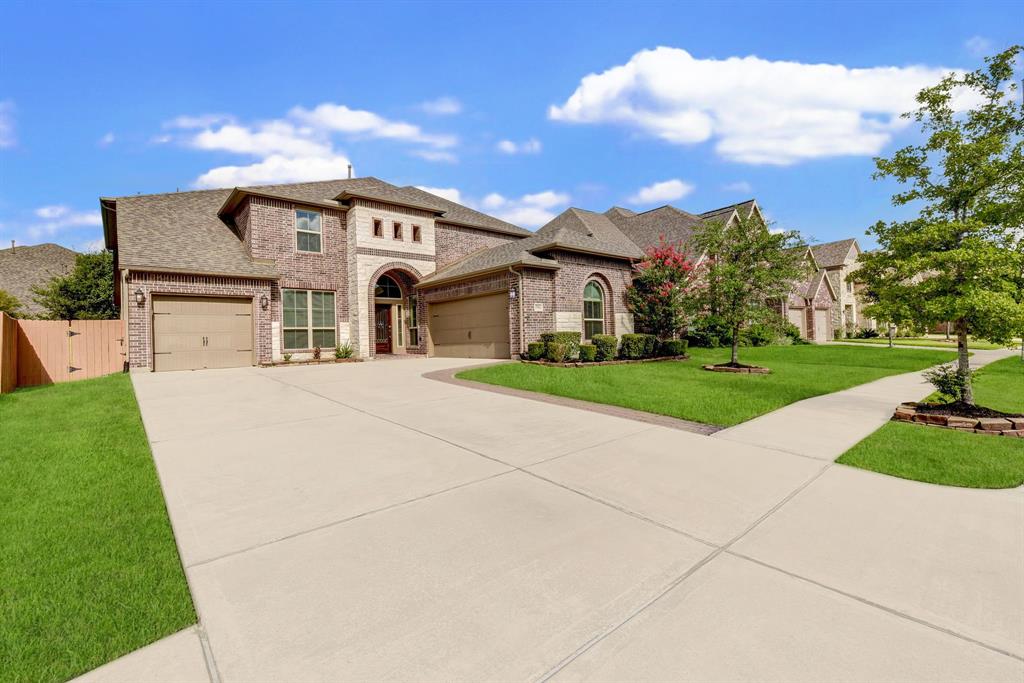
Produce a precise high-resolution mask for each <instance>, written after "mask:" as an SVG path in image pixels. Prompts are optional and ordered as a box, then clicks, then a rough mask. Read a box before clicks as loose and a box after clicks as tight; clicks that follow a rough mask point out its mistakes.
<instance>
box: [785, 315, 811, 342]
mask: <svg viewBox="0 0 1024 683" xmlns="http://www.w3.org/2000/svg"><path fill="white" fill-rule="evenodd" d="M789 322H791V323H793V324H794V325H796V329H798V330H800V336H801V337H803V338H804V339H807V322H806V319H805V318H804V309H802V308H791V309H789Z"/></svg>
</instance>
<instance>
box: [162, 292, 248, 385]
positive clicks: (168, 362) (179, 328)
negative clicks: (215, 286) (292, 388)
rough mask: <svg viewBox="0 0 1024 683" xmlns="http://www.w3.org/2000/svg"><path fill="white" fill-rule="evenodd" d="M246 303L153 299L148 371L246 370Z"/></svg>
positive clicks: (217, 299)
mask: <svg viewBox="0 0 1024 683" xmlns="http://www.w3.org/2000/svg"><path fill="white" fill-rule="evenodd" d="M252 362H253V354H252V300H251V299H232V298H228V297H198V296H159V295H156V296H154V297H153V369H154V370H158V371H159V370H198V369H201V368H235V367H239V366H243V365H252Z"/></svg>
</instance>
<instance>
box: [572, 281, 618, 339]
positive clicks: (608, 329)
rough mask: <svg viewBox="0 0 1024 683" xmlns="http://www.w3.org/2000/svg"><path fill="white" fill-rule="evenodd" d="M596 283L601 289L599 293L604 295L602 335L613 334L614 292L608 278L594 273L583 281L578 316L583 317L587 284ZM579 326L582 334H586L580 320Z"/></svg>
mask: <svg viewBox="0 0 1024 683" xmlns="http://www.w3.org/2000/svg"><path fill="white" fill-rule="evenodd" d="M591 282H596V283H597V285H598V287H600V288H601V292H602V293H603V294H604V333H605V334H615V294H616V292H615V290H614V289H613V288H612V283H611V282H610V281H609V280H608V278H607V277H606V276H605V275H604V274H603V273H600V272H597V271H594V272H592V273H591V274H590V275H588V276H587V277H586V278H584V280H583V289H581V290H580V315H581V316H583V315H585V313H584V306H583V292H584V290H585V289H586V288H587V284H589V283H591ZM580 324H581V325H582V326H583V327H582V329H583V330H584V334H586V325H584V324H583V322H582V318H581V322H580Z"/></svg>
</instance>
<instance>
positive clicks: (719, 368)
mask: <svg viewBox="0 0 1024 683" xmlns="http://www.w3.org/2000/svg"><path fill="white" fill-rule="evenodd" d="M704 369H705V370H707V371H709V372H736V373H740V374H744V375H770V374H771V373H772V371H771V368H757V367H754V368H730V367H729V366H727V365H705V366H704Z"/></svg>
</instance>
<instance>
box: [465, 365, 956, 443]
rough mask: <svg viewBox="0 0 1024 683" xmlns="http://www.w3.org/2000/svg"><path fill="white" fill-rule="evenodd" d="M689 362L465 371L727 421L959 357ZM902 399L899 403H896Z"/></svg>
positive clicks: (469, 375) (479, 377) (482, 378)
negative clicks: (736, 369) (729, 370)
mask: <svg viewBox="0 0 1024 683" xmlns="http://www.w3.org/2000/svg"><path fill="white" fill-rule="evenodd" d="M688 353H689V354H690V356H691V359H690V360H688V361H666V362H651V363H639V364H635V365H610V366H599V367H580V368H555V367H543V366H538V365H530V364H521V363H506V364H502V365H494V366H490V367H486V368H479V369H475V370H467V371H465V372H462V373H459V375H458V377H460V378H462V379H468V380H474V381H477V382H485V383H488V384H499V385H502V386H507V387H512V388H516V389H525V390H527V391H537V392H541V393H545V394H553V395H555V396H565V397H568V398H576V399H581V400H584V401H593V402H595V403H606V404H609V405H617V406H622V407H625V408H632V409H634V410H643V411H646V412H649V413H657V414H659V415H668V416H670V417H678V418H681V419H684V420H693V421H696V422H703V423H705V424H712V425H719V426H723V427H728V426H731V425H735V424H739V423H740V422H745V421H746V420H749V419H751V418H753V417H757V416H758V415H762V414H764V413H767V412H770V411H772V410H775V409H777V408H781V407H782V406H785V405H788V404H790V403H793V402H795V401H800V400H802V399H805V398H809V397H811V396H819V395H821V394H828V393H831V392H834V391H840V390H842V389H847V388H849V387H852V386H855V385H858V384H863V383H865V382H870V381H873V380H876V379H880V378H882V377H886V376H888V375H895V374H900V373H904V372H912V371H915V370H923V369H924V368H927V367H930V366H932V365H936V364H938V363H943V362H948V361H950V360H953V358H954V357H955V355H954V354H952V353H949V352H944V351H924V350H917V349H913V350H912V349H900V350H899V351H895V352H894V351H891V350H889V349H875V348H859V347H854V346H842V347H841V346H772V347H761V348H745V349H744V350H743V354H744V355H743V359H744V361H745V362H750V363H755V364H757V365H762V366H765V367H768V368H771V370H772V374H770V375H730V374H720V373H711V372H705V371H704V370H703V369H702V367H701V366H703V365H705V364H712V363H722V362H725V361H727V360H728V359H729V353H730V351H729V349H690V350H689V351H688ZM897 402H898V401H897Z"/></svg>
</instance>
